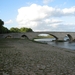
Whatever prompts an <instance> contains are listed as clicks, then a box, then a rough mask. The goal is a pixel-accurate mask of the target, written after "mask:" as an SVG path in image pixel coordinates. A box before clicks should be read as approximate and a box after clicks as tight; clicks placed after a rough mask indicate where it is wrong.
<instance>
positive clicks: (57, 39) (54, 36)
mask: <svg viewBox="0 0 75 75" xmlns="http://www.w3.org/2000/svg"><path fill="white" fill-rule="evenodd" d="M49 35H51V36H53V37H54V38H55V39H56V40H58V37H57V36H55V35H53V34H49Z"/></svg>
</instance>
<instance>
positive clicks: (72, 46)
mask: <svg viewBox="0 0 75 75" xmlns="http://www.w3.org/2000/svg"><path fill="white" fill-rule="evenodd" d="M52 40H55V38H53V39H50V38H47V39H34V41H38V42H43V43H47V44H48V45H52V46H57V47H61V48H67V49H71V50H75V42H71V43H70V42H69V41H66V42H54V41H52Z"/></svg>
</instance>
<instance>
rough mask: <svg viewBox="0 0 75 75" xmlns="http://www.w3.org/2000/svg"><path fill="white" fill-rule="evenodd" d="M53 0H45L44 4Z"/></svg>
mask: <svg viewBox="0 0 75 75" xmlns="http://www.w3.org/2000/svg"><path fill="white" fill-rule="evenodd" d="M52 1H53V0H43V3H44V4H47V3H49V2H52Z"/></svg>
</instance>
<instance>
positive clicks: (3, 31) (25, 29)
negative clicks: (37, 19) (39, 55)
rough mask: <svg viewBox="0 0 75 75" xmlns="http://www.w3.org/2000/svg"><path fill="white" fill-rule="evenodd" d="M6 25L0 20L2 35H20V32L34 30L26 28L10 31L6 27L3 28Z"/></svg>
mask: <svg viewBox="0 0 75 75" xmlns="http://www.w3.org/2000/svg"><path fill="white" fill-rule="evenodd" d="M3 25H4V21H2V20H1V19H0V34H2V33H9V32H10V33H18V32H32V29H31V28H25V27H22V28H20V29H19V28H17V27H16V28H14V27H12V28H10V30H8V29H7V28H6V27H4V26H3Z"/></svg>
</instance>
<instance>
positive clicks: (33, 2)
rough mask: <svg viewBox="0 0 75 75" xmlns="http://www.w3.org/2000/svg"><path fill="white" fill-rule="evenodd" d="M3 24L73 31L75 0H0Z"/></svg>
mask: <svg viewBox="0 0 75 75" xmlns="http://www.w3.org/2000/svg"><path fill="white" fill-rule="evenodd" d="M0 19H2V20H3V21H4V23H5V24H4V26H5V27H7V28H9V29H10V28H11V27H18V28H20V27H28V28H32V29H33V30H34V31H75V0H0Z"/></svg>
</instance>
